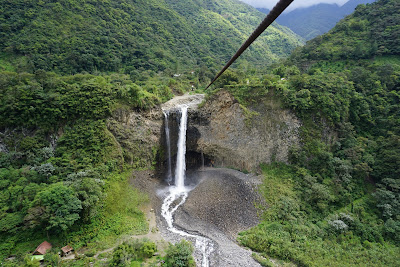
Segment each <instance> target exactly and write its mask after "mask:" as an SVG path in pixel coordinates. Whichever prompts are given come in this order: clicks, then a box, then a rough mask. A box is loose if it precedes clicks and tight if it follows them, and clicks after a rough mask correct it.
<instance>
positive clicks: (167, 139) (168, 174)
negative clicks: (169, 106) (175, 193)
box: [163, 111, 172, 184]
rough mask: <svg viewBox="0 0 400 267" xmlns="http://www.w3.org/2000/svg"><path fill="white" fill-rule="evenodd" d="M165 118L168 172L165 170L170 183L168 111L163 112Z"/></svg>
mask: <svg viewBox="0 0 400 267" xmlns="http://www.w3.org/2000/svg"><path fill="white" fill-rule="evenodd" d="M163 113H164V118H165V122H164V123H165V139H166V141H167V149H168V151H167V152H168V159H167V161H168V172H167V182H168V184H170V183H171V182H172V163H171V139H170V137H169V125H168V112H164V111H163Z"/></svg>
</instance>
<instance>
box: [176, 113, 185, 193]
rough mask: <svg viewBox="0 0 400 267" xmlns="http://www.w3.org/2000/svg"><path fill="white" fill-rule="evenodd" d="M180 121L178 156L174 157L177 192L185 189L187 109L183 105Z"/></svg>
mask: <svg viewBox="0 0 400 267" xmlns="http://www.w3.org/2000/svg"><path fill="white" fill-rule="evenodd" d="M180 109H181V110H180V111H181V121H180V124H179V139H178V154H177V155H176V170H175V186H176V187H177V188H178V190H181V189H182V190H184V188H185V171H186V162H185V155H186V130H187V111H188V107H187V106H186V105H183V106H181V107H180Z"/></svg>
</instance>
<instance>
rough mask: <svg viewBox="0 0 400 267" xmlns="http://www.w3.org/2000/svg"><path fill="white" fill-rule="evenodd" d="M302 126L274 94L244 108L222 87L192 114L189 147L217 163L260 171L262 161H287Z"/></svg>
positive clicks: (190, 115)
mask: <svg viewBox="0 0 400 267" xmlns="http://www.w3.org/2000/svg"><path fill="white" fill-rule="evenodd" d="M300 126H301V122H300V120H299V119H297V118H296V117H295V115H294V114H293V113H292V112H290V111H289V110H287V109H283V108H281V107H280V103H278V102H275V100H274V98H273V97H271V99H270V100H268V101H264V102H263V103H260V104H258V106H253V107H250V108H249V109H248V110H245V109H244V108H242V107H241V106H240V105H239V103H238V102H237V101H236V100H235V99H234V98H233V97H232V96H231V95H230V94H229V93H228V92H226V91H223V90H221V91H219V92H218V93H217V94H215V95H213V96H212V97H211V98H210V99H208V101H207V102H205V104H204V105H203V106H202V107H201V108H200V109H198V110H197V111H194V112H193V113H191V114H189V128H188V139H190V140H192V141H190V142H188V150H193V151H196V152H199V153H200V152H201V151H202V152H203V153H204V154H205V155H206V156H207V157H208V158H210V159H211V160H213V162H214V164H215V165H216V166H221V167H232V168H237V169H240V170H247V171H257V169H258V167H259V165H260V163H264V162H267V163H268V162H271V161H272V160H276V161H281V162H287V160H288V153H289V148H290V147H291V146H293V145H297V144H299V142H300V140H299V128H300Z"/></svg>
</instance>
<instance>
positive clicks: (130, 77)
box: [0, 0, 400, 266]
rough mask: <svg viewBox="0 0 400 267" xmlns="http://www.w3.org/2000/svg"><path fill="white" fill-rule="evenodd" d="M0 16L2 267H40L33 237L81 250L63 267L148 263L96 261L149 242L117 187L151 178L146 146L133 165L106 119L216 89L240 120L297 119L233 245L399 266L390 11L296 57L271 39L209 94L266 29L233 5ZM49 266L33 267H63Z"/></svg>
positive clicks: (129, 190) (399, 111) (119, 258)
mask: <svg viewBox="0 0 400 267" xmlns="http://www.w3.org/2000/svg"><path fill="white" fill-rule="evenodd" d="M0 3H1V5H0V36H1V39H0V203H1V204H2V205H1V207H2V208H1V210H0V262H3V263H2V264H3V266H39V265H38V264H39V263H38V262H36V261H31V259H30V256H29V255H30V254H31V252H32V251H33V249H34V248H35V247H36V246H37V245H38V244H39V243H40V242H42V241H43V240H45V239H49V240H51V242H52V244H53V246H54V247H57V248H61V247H62V246H65V245H67V244H70V245H72V246H73V247H74V248H85V256H81V257H80V258H77V259H76V261H75V262H74V265H73V266H88V264H89V263H90V262H92V263H93V262H94V264H95V266H105V265H104V264H108V265H107V266H141V265H140V264H141V263H142V262H143V261H146V260H147V261H150V264H153V263H154V264H156V262H159V261H160V260H161V256H158V259H154V257H153V259H152V256H153V254H154V253H155V252H156V251H157V247H155V244H154V243H153V242H151V241H149V240H138V241H134V242H126V243H123V244H120V245H118V246H117V247H116V248H115V249H114V250H113V251H112V252H111V257H110V261H109V262H107V263H104V262H102V261H101V257H102V256H101V254H100V255H99V256H98V257H97V258H96V259H100V260H98V261H97V260H96V259H94V257H93V256H94V255H95V254H96V253H97V252H99V251H102V250H104V249H107V248H110V247H112V246H114V245H115V243H116V240H117V239H118V238H119V237H120V236H121V235H124V234H143V233H147V231H148V229H149V225H148V220H147V218H146V216H145V214H144V213H143V212H142V211H141V210H140V207H141V206H142V205H145V204H146V203H148V201H149V200H148V196H146V195H145V194H144V193H143V192H141V191H140V190H137V189H135V188H133V187H131V186H129V184H128V180H129V178H130V177H131V173H132V170H145V169H153V170H154V168H155V166H156V164H157V160H158V157H159V154H160V153H162V149H161V148H160V147H159V146H158V144H155V145H154V149H153V150H152V152H151V153H149V154H148V155H147V156H146V157H145V158H143V157H142V154H140V153H141V151H140V147H138V148H135V149H136V150H135V151H136V152H137V154H132V153H131V152H129V151H128V149H125V148H124V147H121V145H120V144H119V143H118V141H117V140H116V138H115V137H114V135H113V134H112V133H111V131H110V126H109V119H110V118H111V117H112V116H113V114H114V113H115V111H116V110H120V109H122V110H128V111H141V110H148V109H150V108H153V107H155V106H157V105H159V104H161V103H163V102H166V101H167V100H169V99H171V98H172V97H173V96H174V95H180V94H182V93H184V92H186V91H189V90H191V88H192V87H193V88H195V90H196V92H203V93H205V94H208V95H211V94H214V93H215V91H216V90H220V88H223V89H224V90H228V91H229V92H230V93H231V94H232V95H233V96H234V97H235V98H236V99H237V100H238V101H239V103H240V104H241V105H242V107H243V108H245V109H251V108H252V106H253V105H255V104H256V103H257V102H259V101H264V100H266V99H268V98H271V97H273V98H274V99H277V101H279V102H280V103H282V105H283V106H284V107H286V108H289V109H291V110H292V111H293V112H294V113H295V114H296V116H297V117H299V118H300V119H301V121H302V127H301V133H300V134H301V140H302V143H301V145H300V146H298V147H292V149H291V151H290V162H289V164H284V163H280V162H272V163H269V164H267V163H265V164H262V165H261V166H260V171H261V173H262V174H263V183H262V185H261V186H260V192H261V194H262V195H263V196H264V197H265V201H266V203H267V208H266V207H259V209H260V214H261V220H262V221H261V223H260V224H259V225H258V226H256V227H254V228H251V229H249V230H247V231H244V232H242V233H241V234H240V236H239V237H238V242H239V243H240V244H241V245H243V246H245V247H248V248H250V249H251V250H252V251H253V252H254V253H253V257H254V259H255V260H257V261H258V262H259V263H260V264H261V265H262V266H287V265H290V264H295V265H299V266H350V265H351V266H366V265H368V266H397V265H398V263H399V262H400V247H399V244H400V167H399V166H400V44H399V42H400V38H399V37H400V26H399V25H400V15H399V14H400V3H399V2H398V1H396V0H380V1H377V2H376V3H373V4H371V5H368V6H365V5H360V6H358V7H357V9H356V11H355V12H354V13H353V14H352V15H350V16H348V17H346V18H345V19H343V20H342V21H340V22H339V23H338V24H337V25H336V26H335V27H334V28H333V29H332V30H331V31H329V32H328V33H326V34H324V35H322V36H318V37H316V38H315V39H313V40H310V41H308V42H307V44H306V45H304V46H300V45H302V43H301V38H299V37H298V36H297V35H295V34H294V33H293V32H291V31H290V30H289V29H287V28H285V27H282V26H279V25H277V24H276V25H273V26H272V27H271V28H269V29H268V30H267V32H266V33H264V34H263V35H262V36H261V37H260V39H259V40H257V42H256V43H254V44H253V45H252V47H251V48H250V49H249V51H247V52H246V53H245V54H244V55H243V56H242V58H241V59H240V60H239V62H237V63H235V65H234V66H233V68H232V70H228V71H227V72H226V74H224V75H223V76H222V77H221V78H220V79H219V80H217V82H216V83H215V85H213V86H212V87H211V88H210V89H209V90H207V91H204V89H203V88H205V87H206V85H207V83H208V82H209V81H210V80H211V79H212V78H213V75H215V73H216V72H217V71H218V70H219V68H221V67H222V64H223V63H225V62H226V61H227V60H228V59H229V58H230V56H231V55H232V54H233V53H234V52H235V51H236V50H237V48H238V47H239V46H240V44H241V43H242V42H243V41H244V40H245V39H246V38H247V36H248V35H249V34H250V33H251V32H252V30H253V29H254V27H255V26H257V24H258V23H259V22H260V20H261V19H262V18H263V14H261V13H260V12H258V11H256V10H255V9H254V8H251V7H250V6H247V5H245V4H242V3H240V2H238V1H231V0H224V1H214V0H200V1H169V0H166V1H153V0H149V1H142V0H121V1H108V0H101V1H91V0H85V1H76V0H63V1H49V0H12V1H11V0H0ZM296 47H297V48H296ZM292 51H293V52H292ZM177 73H179V74H180V76H179V77H178V76H176V77H174V76H173V74H177ZM250 120H251V118H250ZM57 252H58V251H56V250H52V251H51V252H50V253H47V254H46V256H45V259H44V264H45V266H72V265H70V264H71V263H68V264H67V265H66V263H62V262H59V260H58V256H57ZM192 253H193V246H192V244H190V243H189V242H185V241H183V242H180V243H177V244H176V245H171V244H170V245H167V248H166V249H165V254H163V255H164V256H162V261H163V262H164V264H165V265H163V266H194V260H193V257H192V256H191V255H192ZM148 258H150V260H149V259H148ZM6 259H7V260H6ZM270 259H274V262H275V263H272V261H270ZM181 263H182V264H183V265H179V264H181ZM274 264H275V265H274ZM276 264H278V265H276ZM150 266H151V265H150Z"/></svg>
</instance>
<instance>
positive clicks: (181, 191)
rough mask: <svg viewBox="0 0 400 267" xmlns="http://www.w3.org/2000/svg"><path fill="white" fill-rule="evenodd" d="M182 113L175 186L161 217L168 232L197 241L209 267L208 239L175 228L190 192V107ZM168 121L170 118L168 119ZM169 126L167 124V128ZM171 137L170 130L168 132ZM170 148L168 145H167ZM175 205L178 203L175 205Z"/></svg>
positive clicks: (211, 248)
mask: <svg viewBox="0 0 400 267" xmlns="http://www.w3.org/2000/svg"><path fill="white" fill-rule="evenodd" d="M179 108H180V111H181V120H180V125H179V138H178V152H177V159H176V161H177V162H176V169H175V186H170V187H169V194H168V195H167V197H166V198H165V199H164V202H163V204H162V206H161V215H162V216H163V217H164V219H165V221H166V222H167V225H168V230H169V231H171V232H172V233H175V234H179V235H181V236H184V237H191V238H194V239H195V240H196V244H195V246H196V248H197V249H199V250H200V251H201V254H202V263H201V266H202V267H209V257H210V255H211V253H212V251H213V250H214V249H213V244H212V241H211V240H210V239H208V238H205V237H202V236H198V235H193V234H189V233H186V232H184V231H182V230H178V229H176V228H175V227H174V225H173V223H174V218H173V215H174V212H175V211H176V210H177V209H178V208H179V206H180V205H182V204H183V203H185V201H186V198H187V196H188V192H189V190H188V189H187V188H186V187H185V170H186V163H185V155H186V130H187V111H188V106H186V105H181V106H179ZM164 114H165V113H164ZM167 119H168V118H167ZM167 125H168V124H166V126H167ZM168 137H169V130H168ZM167 146H168V144H167ZM174 203H178V204H175V205H174Z"/></svg>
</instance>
